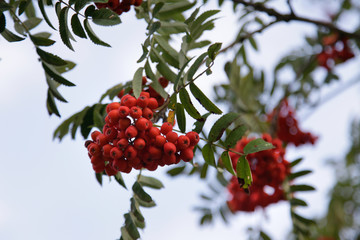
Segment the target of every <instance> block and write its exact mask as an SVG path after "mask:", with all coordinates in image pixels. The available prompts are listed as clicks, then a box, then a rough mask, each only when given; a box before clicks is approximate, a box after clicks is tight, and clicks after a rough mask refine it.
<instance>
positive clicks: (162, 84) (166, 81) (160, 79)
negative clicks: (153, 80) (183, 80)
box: [158, 77, 169, 88]
mask: <svg viewBox="0 0 360 240" xmlns="http://www.w3.org/2000/svg"><path fill="white" fill-rule="evenodd" d="M158 81H159V83H160V84H161V86H162V87H163V88H166V87H167V86H168V84H169V80H167V79H166V78H164V77H160V78H159V80H158Z"/></svg>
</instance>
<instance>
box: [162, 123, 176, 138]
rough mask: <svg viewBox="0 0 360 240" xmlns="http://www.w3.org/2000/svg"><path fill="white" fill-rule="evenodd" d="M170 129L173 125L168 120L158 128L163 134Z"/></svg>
mask: <svg viewBox="0 0 360 240" xmlns="http://www.w3.org/2000/svg"><path fill="white" fill-rule="evenodd" d="M172 130H173V126H172V125H171V123H169V122H164V123H163V124H162V125H161V128H160V131H161V133H162V134H164V135H166V134H167V133H168V132H171V131H172Z"/></svg>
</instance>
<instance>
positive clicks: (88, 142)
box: [84, 140, 93, 148]
mask: <svg viewBox="0 0 360 240" xmlns="http://www.w3.org/2000/svg"><path fill="white" fill-rule="evenodd" d="M91 143H93V141H91V140H86V141H85V144H84V146H85V147H86V148H87V147H88V146H89V145H90V144H91Z"/></svg>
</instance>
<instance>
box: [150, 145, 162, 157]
mask: <svg viewBox="0 0 360 240" xmlns="http://www.w3.org/2000/svg"><path fill="white" fill-rule="evenodd" d="M149 155H150V158H151V159H152V160H156V159H160V158H161V157H162V151H161V149H159V148H157V147H154V146H150V147H149Z"/></svg>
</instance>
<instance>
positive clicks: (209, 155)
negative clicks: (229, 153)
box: [201, 143, 216, 167]
mask: <svg viewBox="0 0 360 240" xmlns="http://www.w3.org/2000/svg"><path fill="white" fill-rule="evenodd" d="M201 152H202V155H203V157H204V160H205V162H206V163H207V164H209V165H211V166H213V167H215V166H216V163H215V156H214V150H213V149H212V145H211V144H210V143H207V144H205V145H204V147H203V148H202V150H201Z"/></svg>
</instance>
